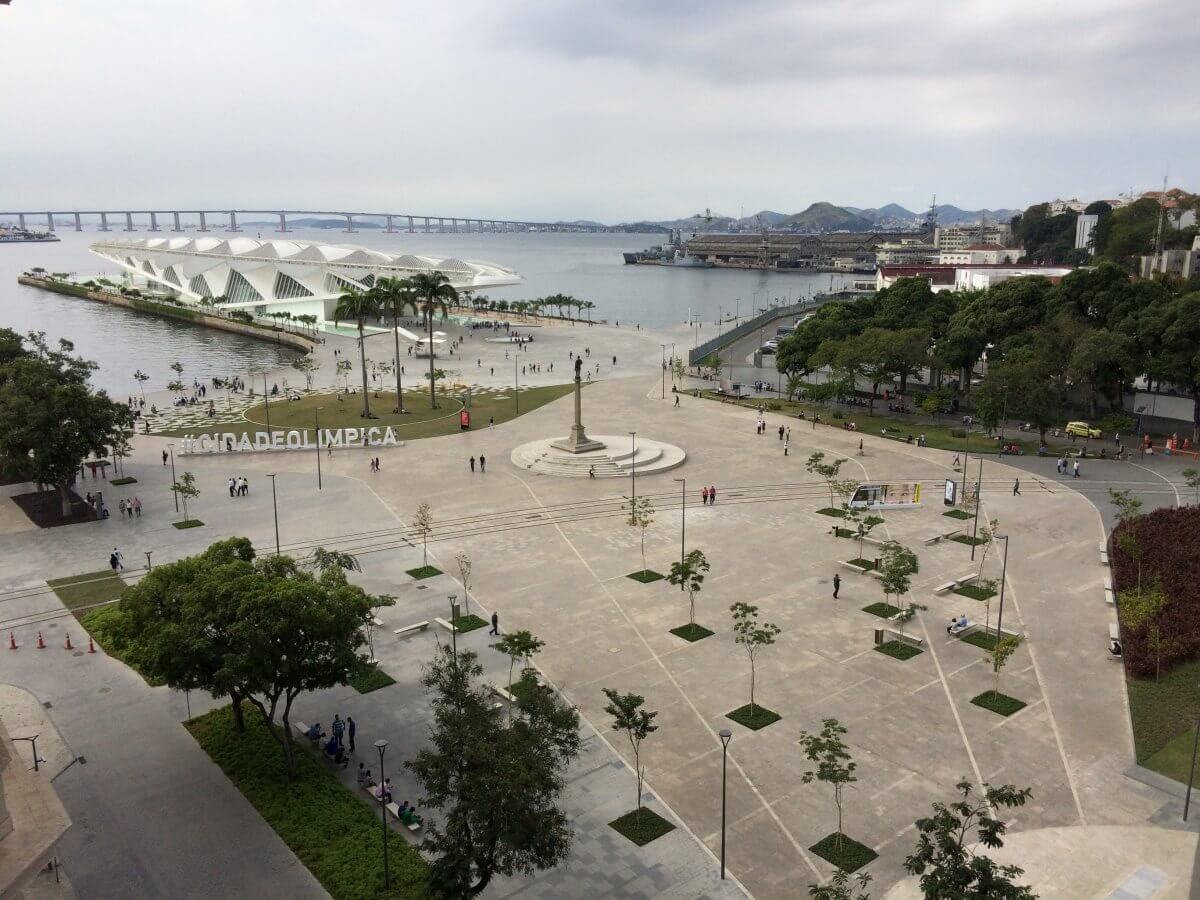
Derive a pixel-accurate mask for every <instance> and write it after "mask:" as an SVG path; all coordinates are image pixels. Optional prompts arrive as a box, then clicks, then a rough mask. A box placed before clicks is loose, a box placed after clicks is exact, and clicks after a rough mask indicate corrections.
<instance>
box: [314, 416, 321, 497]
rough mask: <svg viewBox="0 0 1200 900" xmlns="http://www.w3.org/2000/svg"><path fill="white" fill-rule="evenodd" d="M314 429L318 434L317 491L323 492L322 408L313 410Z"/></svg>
mask: <svg viewBox="0 0 1200 900" xmlns="http://www.w3.org/2000/svg"><path fill="white" fill-rule="evenodd" d="M313 427H314V428H315V429H316V432H317V490H318V491H319V490H321V407H319V406H318V407H317V408H316V409H314V410H313Z"/></svg>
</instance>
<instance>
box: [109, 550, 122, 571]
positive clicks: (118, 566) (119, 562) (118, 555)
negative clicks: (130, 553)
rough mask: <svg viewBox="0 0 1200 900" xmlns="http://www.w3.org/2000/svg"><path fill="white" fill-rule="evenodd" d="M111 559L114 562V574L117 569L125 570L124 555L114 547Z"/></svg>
mask: <svg viewBox="0 0 1200 900" xmlns="http://www.w3.org/2000/svg"><path fill="white" fill-rule="evenodd" d="M112 558H113V559H114V560H115V561H116V562H115V565H114V566H113V571H114V572H115V571H116V570H117V569H121V570H124V568H125V554H123V553H122V552H121V551H120V550H118V549H117V548H116V547H113V552H112Z"/></svg>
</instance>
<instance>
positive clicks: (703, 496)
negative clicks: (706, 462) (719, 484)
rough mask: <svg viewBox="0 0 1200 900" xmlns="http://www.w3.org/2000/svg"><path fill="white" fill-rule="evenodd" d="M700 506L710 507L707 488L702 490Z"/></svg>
mask: <svg viewBox="0 0 1200 900" xmlns="http://www.w3.org/2000/svg"><path fill="white" fill-rule="evenodd" d="M700 505H701V506H708V488H707V487H702V488H700Z"/></svg>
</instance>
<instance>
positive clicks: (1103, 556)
mask: <svg viewBox="0 0 1200 900" xmlns="http://www.w3.org/2000/svg"><path fill="white" fill-rule="evenodd" d="M1100 565H1102V566H1107V565H1108V551H1107V550H1101V551H1100Z"/></svg>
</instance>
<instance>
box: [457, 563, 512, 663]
mask: <svg viewBox="0 0 1200 900" xmlns="http://www.w3.org/2000/svg"><path fill="white" fill-rule="evenodd" d="M454 562H455V564H457V566H458V574H459V580H460V581H461V582H462V586H463V610H464V612H465V613H466V614H467V615H470V614H471V557H470V556H468V555H467V553H466V551H465V550H460V551H459V552H458V553H455V554H454ZM508 680H509V681H510V682H511V681H512V678H511V677H509V679H508Z"/></svg>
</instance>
